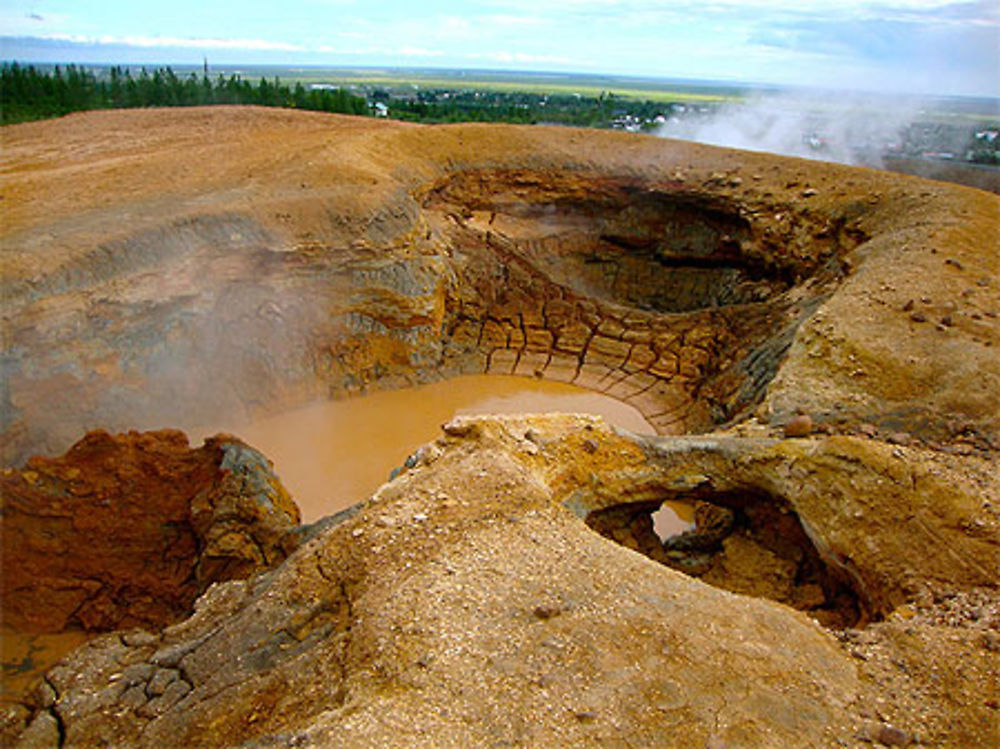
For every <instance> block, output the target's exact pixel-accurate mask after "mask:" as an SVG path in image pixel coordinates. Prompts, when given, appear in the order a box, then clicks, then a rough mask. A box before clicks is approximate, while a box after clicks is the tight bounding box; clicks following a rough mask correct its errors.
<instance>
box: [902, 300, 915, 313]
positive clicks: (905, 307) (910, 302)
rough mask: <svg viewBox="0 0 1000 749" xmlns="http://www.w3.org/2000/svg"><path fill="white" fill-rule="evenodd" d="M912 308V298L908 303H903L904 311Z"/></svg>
mask: <svg viewBox="0 0 1000 749" xmlns="http://www.w3.org/2000/svg"><path fill="white" fill-rule="evenodd" d="M911 309H913V300H912V299H911V300H910V301H908V302H907V303H906V304H904V305H903V312H909V311H910V310H911Z"/></svg>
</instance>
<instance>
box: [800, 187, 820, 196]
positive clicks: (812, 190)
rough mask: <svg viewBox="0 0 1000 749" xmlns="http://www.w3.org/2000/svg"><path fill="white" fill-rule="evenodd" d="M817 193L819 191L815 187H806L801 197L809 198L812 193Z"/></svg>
mask: <svg viewBox="0 0 1000 749" xmlns="http://www.w3.org/2000/svg"><path fill="white" fill-rule="evenodd" d="M818 193H819V191H818V190H816V189H815V188H813V187H807V188H806V189H805V190H803V191H802V197H803V198H811V197H812V196H813V195H816V194H818Z"/></svg>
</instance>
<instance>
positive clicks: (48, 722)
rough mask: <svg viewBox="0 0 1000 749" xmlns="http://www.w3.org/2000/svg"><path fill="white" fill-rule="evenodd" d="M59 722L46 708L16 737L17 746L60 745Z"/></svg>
mask: <svg viewBox="0 0 1000 749" xmlns="http://www.w3.org/2000/svg"><path fill="white" fill-rule="evenodd" d="M62 743H63V742H62V737H61V736H60V735H59V723H58V721H57V720H56V719H55V716H54V715H52V713H51V712H49V711H48V710H46V711H44V712H40V713H38V715H36V716H35V718H34V720H32V721H31V723H29V724H28V727H27V728H25V729H24V732H23V733H22V734H21V735H20V736H19V737H18V742H17V745H18V746H62Z"/></svg>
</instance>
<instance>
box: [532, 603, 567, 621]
mask: <svg viewBox="0 0 1000 749" xmlns="http://www.w3.org/2000/svg"><path fill="white" fill-rule="evenodd" d="M532 613H533V614H534V615H535V616H536V617H538V618H539V619H542V620H545V619H551V618H552V617H554V616H559V614H561V613H562V607H561V606H559V605H558V604H555V603H542V604H539V605H538V606H535V609H534V611H533V612H532Z"/></svg>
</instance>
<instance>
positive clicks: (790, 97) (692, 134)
mask: <svg viewBox="0 0 1000 749" xmlns="http://www.w3.org/2000/svg"><path fill="white" fill-rule="evenodd" d="M919 111H920V105H919V103H918V102H916V101H911V100H900V99H886V98H884V97H883V98H881V99H877V98H875V97H870V98H866V97H859V96H857V95H847V94H843V93H830V94H824V95H818V94H812V95H802V94H775V95H769V96H758V97H753V98H750V99H747V100H744V101H740V102H733V103H730V104H723V105H720V106H717V107H712V108H708V107H697V106H692V107H685V108H684V109H683V111H680V112H677V113H676V114H675V116H673V117H671V118H670V120H669V121H668V122H666V123H665V124H664V125H663V126H662V127H661V128H660V129H659V130H658V132H657V134H658V135H661V136H663V137H668V138H680V139H682V140H693V141H697V142H699V143H708V144H711V145H717V146H726V147H729V148H742V149H746V150H750V151H766V152H768V153H775V154H781V155H785V156H799V157H803V158H808V159H819V160H823V161H834V162H837V163H841V164H853V165H857V166H873V167H881V166H882V158H883V156H884V155H885V154H886V153H891V152H893V150H894V149H898V148H899V147H900V143H901V141H902V137H903V135H902V134H903V131H904V130H905V129H906V127H907V126H908V125H909V124H910V123H911V122H913V120H914V118H915V116H916V114H917V113H918V112H919Z"/></svg>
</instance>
